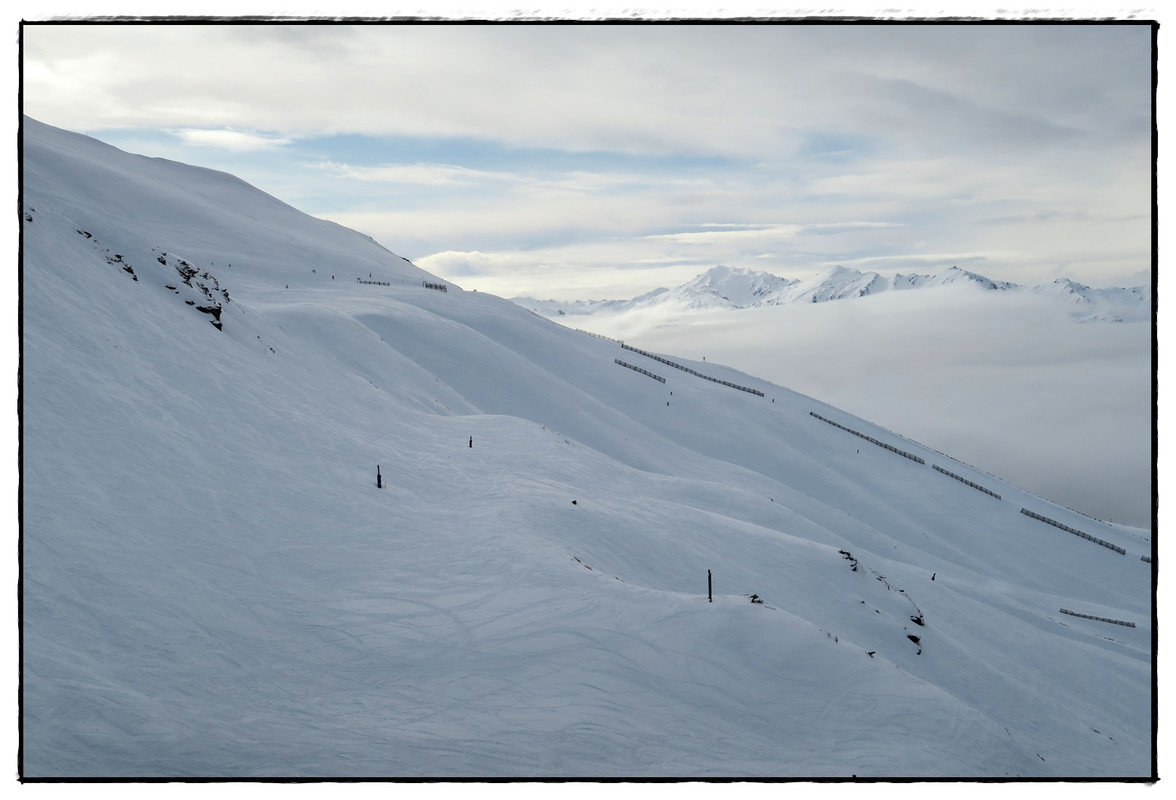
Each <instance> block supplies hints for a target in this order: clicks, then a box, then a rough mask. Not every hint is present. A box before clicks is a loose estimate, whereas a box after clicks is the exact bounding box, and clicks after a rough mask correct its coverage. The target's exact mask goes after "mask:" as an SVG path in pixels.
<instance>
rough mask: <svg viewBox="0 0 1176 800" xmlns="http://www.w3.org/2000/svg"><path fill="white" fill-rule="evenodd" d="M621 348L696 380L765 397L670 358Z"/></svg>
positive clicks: (625, 345) (629, 347) (627, 347)
mask: <svg viewBox="0 0 1176 800" xmlns="http://www.w3.org/2000/svg"><path fill="white" fill-rule="evenodd" d="M621 347H623V348H625V349H626V350H632V351H633V352H634V353H640V354H641V355H643V356H645V357H646V358H652V359H653V360H654V361H660V362H662V363H663V364H669V365H670V366H671V367H674V368H675V369H680V370H682V371H683V372H688V373H690V374H691V375H693V376H694V377H696V378H703V379H705V380H708V381H711V382H712V383H721V384H722V385H723V386H730V387H731V388H732V389H738V390H739V391H741V392H747V393H748V394H754V395H759V396H760V397H763V396H764V393H763V392H761V391H760V390H759V389H751V388H748V387H747V386H740V385H739V384H737V383H731V382H730V381H724V380H721V379H720V378H712V377H711V376H710V375H703V374H702V373H701V372H699V371H698V370H693V369H690V367H686V366H683V365H682V364H678V363H676V362H674V361H670V360H669V359H668V358H662V357H661V356H658V355H654V354H653V353H650V352H647V351H645V350H638V349H637V348H636V347H631V346H629V345H627V344H625V343H624V342H621Z"/></svg>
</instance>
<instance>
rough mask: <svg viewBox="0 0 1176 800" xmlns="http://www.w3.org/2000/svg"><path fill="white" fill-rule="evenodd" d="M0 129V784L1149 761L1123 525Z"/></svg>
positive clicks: (334, 232)
mask: <svg viewBox="0 0 1176 800" xmlns="http://www.w3.org/2000/svg"><path fill="white" fill-rule="evenodd" d="M23 145H24V151H23V171H24V172H23V178H24V184H23V196H22V204H23V208H22V214H23V219H24V224H23V237H24V238H23V271H22V291H23V296H22V324H23V338H22V345H23V360H22V375H21V377H22V395H21V401H22V426H23V428H22V433H23V448H22V487H21V488H22V501H23V508H22V511H23V516H22V539H21V546H22V551H21V554H22V585H21V591H22V603H23V605H22V623H23V627H22V645H23V649H22V668H23V676H22V678H23V680H22V692H23V694H22V735H23V749H22V753H21V757H22V763H21V770H22V775H23V776H24V777H67V776H68V777H77V776H85V777H99V776H102V777H107V776H112V777H131V776H149V777H210V776H215V777H342V776H348V777H356V776H363V777H513V778H525V777H635V778H640V777H746V778H757V777H759V778H762V777H798V778H803V777H844V778H850V777H851V776H857V777H859V778H860V777H884V778H885V777H1046V778H1062V777H1114V778H1132V777H1135V778H1143V777H1147V776H1150V775H1151V774H1152V769H1153V767H1152V764H1153V761H1152V635H1153V630H1152V606H1151V603H1152V570H1151V565H1150V563H1147V562H1145V561H1143V560H1142V558H1141V557H1142V556H1145V555H1150V553H1151V545H1150V542H1149V541H1148V539H1149V537H1150V534H1148V533H1146V532H1144V531H1140V530H1136V529H1128V528H1123V527H1117V526H1111V525H1107V524H1104V523H1101V522H1098V521H1095V520H1092V519H1090V518H1088V517H1084V516H1082V515H1080V514H1077V513H1075V512H1071V511H1068V510H1066V509H1063V508H1060V507H1057V506H1054V505H1052V504H1050V503H1048V502H1046V501H1044V500H1041V499H1039V498H1036V497H1033V496H1031V495H1028V494H1026V493H1025V492H1023V491H1020V490H1018V489H1017V488H1016V487H1013V486H1009V485H1007V484H1004V483H1002V482H1001V481H998V480H997V479H995V478H993V477H991V476H989V475H986V474H984V473H982V472H979V471H978V470H975V469H972V468H970V467H968V466H967V465H965V464H961V463H958V462H956V461H954V460H952V459H951V458H949V457H947V456H945V455H942V454H940V453H937V452H934V451H931V450H928V449H926V448H923V447H921V446H920V445H919V444H917V443H915V442H912V441H908V440H905V439H903V438H902V437H901V436H899V435H898V434H896V433H893V432H891V431H887V430H884V429H880V428H878V427H876V426H873V425H871V424H870V423H869V422H866V421H864V420H860V419H856V418H854V417H852V416H850V415H847V414H844V413H842V412H839V411H838V410H837V409H835V408H831V407H829V406H827V405H824V404H821V403H818V402H816V401H814V400H812V399H810V398H807V397H804V396H802V395H799V394H796V393H794V392H791V391H789V390H788V389H786V388H784V387H781V386H776V385H773V384H770V383H768V382H765V381H762V380H759V379H757V378H755V377H754V376H750V375H746V374H742V373H739V372H736V371H735V370H731V369H728V368H725V367H723V366H721V365H717V364H713V363H703V362H692V361H686V360H683V359H680V358H677V357H676V356H674V354H672V353H667V354H662V355H663V357H665V358H667V359H669V360H671V361H675V362H677V363H680V364H681V365H682V366H685V367H688V368H690V369H693V370H695V371H697V372H699V373H702V374H705V375H707V376H710V377H713V378H716V379H718V380H722V381H727V382H729V383H733V384H737V385H740V386H745V387H750V388H753V389H755V390H757V391H761V392H763V395H764V396H762V397H761V396H757V395H754V394H751V393H748V392H743V391H737V390H734V389H732V388H731V387H729V386H725V385H722V384H720V383H716V382H714V381H707V380H702V379H700V378H698V377H696V376H695V375H692V374H689V373H687V372H685V371H683V370H680V369H676V368H674V367H673V366H670V365H667V364H665V363H662V362H660V361H656V360H654V359H651V358H648V357H645V356H642V355H641V354H639V353H635V352H633V351H631V350H626V349H623V348H622V347H621V346H620V345H619V344H618V343H616V342H613V341H609V340H605V339H600V338H594V337H590V336H586V335H583V334H581V333H578V332H576V331H572V330H569V329H566V328H563V327H561V326H559V325H556V324H555V323H553V322H550V321H548V320H545V319H543V318H541V317H539V316H537V315H535V314H533V313H531V312H528V311H526V310H524V309H522V308H520V307H519V306H516V305H514V304H512V303H510V302H508V301H506V300H503V299H500V298H497V297H493V296H490V295H486V294H484V293H477V292H465V291H462V290H461V289H460V287H457V286H454V285H452V284H450V285H448V286H447V287H446V289H447V290H446V291H437V290H434V289H428V288H425V287H424V285H423V283H424V282H432V283H440V281H438V280H437V279H436V278H434V277H432V276H430V275H428V274H427V273H424V272H423V271H421V270H419V269H418V268H416V267H415V266H413V265H412V264H410V263H408V262H407V261H405V260H404V259H402V258H400V257H399V256H396V255H395V254H393V253H391V252H388V251H387V250H385V249H384V248H382V247H380V246H379V245H378V244H377V243H375V242H374V241H373V240H371V239H370V238H368V237H366V236H363V235H361V234H358V233H355V232H353V231H349V230H347V229H344V228H342V227H340V226H338V225H334V224H332V223H329V222H325V221H322V220H317V219H313V218H310V217H307V216H305V215H303V214H301V213H300V212H298V211H296V210H295V209H293V208H290V207H289V206H286V205H284V204H282V203H280V202H279V201H277V200H275V199H273V198H271V197H268V196H266V195H264V194H262V193H261V192H258V191H257V190H255V189H253V188H251V187H249V186H248V185H246V184H244V183H243V182H241V181H239V180H237V179H236V178H233V177H231V176H228V175H224V174H220V173H215V172H211V171H208V170H202V169H197V168H193V167H188V166H185V165H181V164H176V163H173V162H167V161H162V160H158V159H147V158H142V157H139V156H133V155H129V154H126V153H122V152H120V151H117V150H115V149H113V148H110V147H108V146H106V145H103V144H101V143H99V142H97V141H95V140H92V139H88V138H86V137H82V136H79V135H75V134H72V133H67V132H65V131H61V130H57V129H54V128H50V127H48V126H45V125H42V124H40V123H37V122H35V121H33V120H29V119H27V118H26V119H25V121H24V132H23ZM185 276H186V277H185ZM359 280H364V281H371V282H370V283H360V282H359ZM202 308H203V309H205V310H203V311H202V310H200V309H202ZM213 323H217V324H213ZM618 358H619V359H621V360H623V361H626V362H629V363H631V364H633V365H635V366H639V367H641V368H643V369H645V370H648V371H649V372H652V373H655V374H657V375H659V376H661V377H664V378H665V382H664V383H662V382H660V381H657V380H654V379H652V378H650V377H649V376H647V375H643V374H641V373H639V372H636V371H634V370H631V369H626V368H624V367H622V366H619V365H617V364H616V363H615V361H616V359H618ZM814 413H815V414H818V415H820V416H821V417H824V418H825V419H828V420H831V421H835V422H837V423H839V424H840V425H843V426H845V427H848V428H851V429H853V430H855V431H857V432H859V433H860V434H862V435H863V436H868V437H871V438H873V439H875V440H877V441H879V442H883V443H887V444H890V445H891V446H892V447H893V448H895V449H898V450H902V451H904V452H907V453H909V454H911V455H915V456H917V457H919V458H922V459H923V460H924V461H923V463H919V462H917V461H914V460H912V459H910V458H906V457H903V456H901V455H899V454H897V453H895V452H894V451H893V450H889V449H886V448H884V447H880V446H878V445H877V444H875V443H873V442H871V441H868V440H866V439H864V438H862V436H855V435H853V434H851V433H850V432H848V431H846V430H844V429H842V428H839V427H837V426H835V425H831V424H828V423H826V422H825V421H823V420H821V419H818V418H817V417H815V416H813V414H814ZM933 464H935V465H939V466H940V467H942V468H943V469H946V470H948V471H950V472H952V473H954V474H955V475H957V476H959V477H962V478H965V479H967V480H970V481H973V482H974V483H976V484H978V485H983V486H985V487H986V488H988V489H990V490H991V491H992V492H994V493H997V494H999V495H1000V499H997V498H995V497H993V496H992V495H990V494H987V493H985V492H981V491H977V490H976V489H974V488H973V487H971V486H968V485H966V484H965V483H963V482H961V481H959V480H955V479H953V478H951V477H948V476H946V475H944V474H943V473H942V472H939V471H937V470H935V469H933V468H932V465H933ZM377 465H379V469H380V476H381V483H382V488H377V486H376V469H377ZM1022 508H1025V509H1028V510H1030V511H1034V512H1036V513H1038V514H1041V515H1044V516H1046V517H1049V518H1051V519H1054V520H1057V521H1059V522H1061V523H1063V524H1066V525H1069V526H1071V527H1073V528H1075V529H1080V530H1083V531H1086V532H1088V533H1089V534H1091V535H1093V536H1095V537H1097V538H1099V539H1101V540H1104V541H1105V542H1107V543H1111V544H1113V545H1115V546H1117V547H1120V548H1122V549H1123V550H1124V551H1125V552H1124V553H1119V552H1117V551H1115V550H1111V549H1109V548H1108V547H1105V546H1101V545H1099V544H1097V543H1094V542H1092V541H1089V540H1087V539H1083V538H1080V537H1078V536H1075V535H1072V534H1070V533H1067V532H1065V531H1063V530H1061V529H1058V528H1056V527H1053V526H1050V525H1046V524H1044V523H1042V522H1040V521H1038V520H1035V519H1032V518H1030V517H1029V516H1027V515H1025V514H1023V513H1021V509H1022ZM708 571H710V573H711V574H712V576H713V591H714V594H713V602H708V598H707V575H708ZM752 595H755V596H756V598H757V599H759V600H761V601H762V602H752ZM1062 609H1066V610H1068V611H1072V612H1077V613H1082V614H1086V615H1090V616H1095V617H1102V618H1106V619H1112V620H1118V621H1123V622H1131V623H1133V624H1134V626H1133V627H1130V626H1126V625H1117V624H1113V623H1107V622H1103V621H1100V620H1095V619H1087V618H1083V617H1077V616H1073V615H1071V614H1065V613H1062V611H1061V610H1062ZM912 637H913V638H912ZM916 639H917V641H916Z"/></svg>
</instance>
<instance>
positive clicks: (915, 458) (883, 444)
mask: <svg viewBox="0 0 1176 800" xmlns="http://www.w3.org/2000/svg"><path fill="white" fill-rule="evenodd" d="M809 415H810V416H813V417H816V418H817V419H819V420H820V421H821V422H828V423H829V424H830V425H832V426H833V427H834V428H841V430H843V431H847V432H849V433H852V434H853V435H854V436H860V437H861V438H863V439H865V440H866V441H867V442H869V443H870V444H876V445H878V446H879V447H885V448H886V449H887V450H889V451H890V452H892V453H898V454H899V455H900V456H902V457H903V458H909V459H910V460H911V461H917V462H918V463H920V464H926V463H927V462H926V461H924V460H923V459H921V458H919V457H918V456H917V455H914V454H913V453H908V452H907V451H906V450H899V449H898V448H897V447H894V446H893V445H889V444H886V442H880V441H878V440H877V439H875V438H874V437H873V436H866V435H865V434H864V433H861V432H859V431H855V430H854V429H853V428H847V427H845V426H844V425H842V424H841V423H840V422H834V421H833V420H831V419H825V418H824V417H822V416H821V415H820V414H818V413H817V412H816V411H810V412H809Z"/></svg>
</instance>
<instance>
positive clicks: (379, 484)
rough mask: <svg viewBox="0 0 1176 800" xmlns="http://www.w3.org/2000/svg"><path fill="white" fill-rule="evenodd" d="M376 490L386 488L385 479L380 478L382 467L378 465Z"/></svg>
mask: <svg viewBox="0 0 1176 800" xmlns="http://www.w3.org/2000/svg"><path fill="white" fill-rule="evenodd" d="M376 488H377V489H383V488H384V484H383V478H381V477H380V465H379V464H376Z"/></svg>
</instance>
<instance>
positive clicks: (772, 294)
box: [512, 265, 1151, 322]
mask: <svg viewBox="0 0 1176 800" xmlns="http://www.w3.org/2000/svg"><path fill="white" fill-rule="evenodd" d="M960 284H965V285H972V286H976V287H978V288H980V289H983V290H988V291H1031V292H1033V293H1034V294H1038V295H1042V296H1047V297H1053V298H1056V299H1057V300H1059V301H1061V302H1065V303H1068V304H1070V305H1072V306H1073V307H1074V308H1073V310H1072V312H1071V315H1072V316H1073V317H1074V319H1075V320H1076V321H1078V322H1096V321H1097V322H1123V321H1127V320H1139V319H1145V318H1146V317H1147V316H1148V315H1149V314H1150V313H1151V289H1150V287H1145V286H1136V287H1133V288H1112V289H1094V288H1091V287H1089V286H1085V285H1083V284H1081V283H1078V282H1076V281H1072V280H1070V279H1069V278H1058V279H1056V280H1054V281H1052V282H1051V283H1046V284H1042V285H1040V286H1035V287H1033V288H1032V289H1027V288H1026V287H1024V286H1021V285H1019V284H1016V283H1010V282H1009V281H994V280H992V279H991V278H986V277H984V276H983V275H977V274H976V273H975V272H969V271H968V270H965V269H960V268H959V267H951V268H949V269H946V270H943V271H942V272H938V273H935V274H932V275H918V274H911V275H902V274H898V275H892V276H890V277H885V276H882V275H879V274H878V273H877V272H861V271H859V270H856V269H852V268H849V267H841V266H836V267H831V268H830V269H827V270H825V271H824V272H821V273H819V274H818V275H815V276H813V277H811V278H805V279H801V280H790V279H788V278H781V277H780V276H778V275H772V274H771V273H768V272H757V271H755V270H751V269H742V268H738V267H727V266H722V265H720V266H717V267H712V268H711V269H709V270H707V271H706V272H704V273H702V274H701V275H698V276H697V277H695V278H694V279H693V280H690V281H688V282H686V283H684V284H682V285H681V286H678V287H677V288H674V289H665V288H660V289H654V290H653V291H652V292H647V293H646V294H643V295H640V296H638V297H634V298H631V299H628V300H575V301H571V302H567V301H560V300H538V299H536V298H533V297H515V298H512V299H513V301H514V302H515V303H517V304H518V305H521V306H523V307H524V308H528V309H530V310H531V311H534V312H535V313H537V314H539V315H541V316H544V317H550V318H555V317H562V316H568V315H584V314H595V313H598V312H613V313H615V312H622V311H630V310H634V309H641V308H653V307H658V306H673V307H677V308H680V309H704V308H732V309H739V308H757V307H761V306H778V305H788V304H792V303H824V302H827V301H830V300H846V299H849V298H856V297H868V296H870V295H876V294H879V293H881V292H891V291H899V290H903V291H905V290H909V289H923V288H928V287H935V286H949V285H960Z"/></svg>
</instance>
